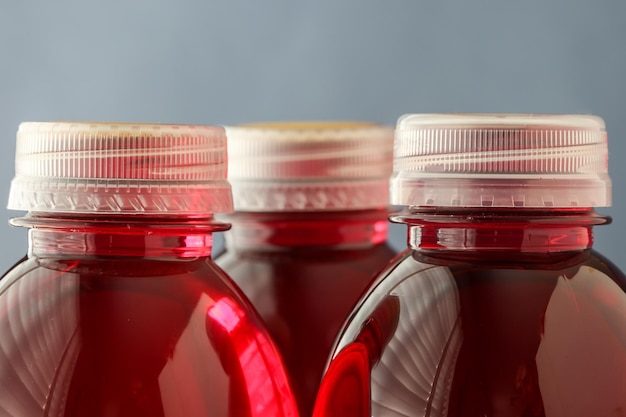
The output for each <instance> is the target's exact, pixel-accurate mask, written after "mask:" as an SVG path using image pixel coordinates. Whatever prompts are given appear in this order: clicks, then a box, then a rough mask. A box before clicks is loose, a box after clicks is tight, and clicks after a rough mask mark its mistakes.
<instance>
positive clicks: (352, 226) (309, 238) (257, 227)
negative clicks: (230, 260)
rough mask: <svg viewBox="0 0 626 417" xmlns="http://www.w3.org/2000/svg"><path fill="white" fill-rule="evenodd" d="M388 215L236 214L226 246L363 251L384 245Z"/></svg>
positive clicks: (363, 212) (364, 212)
mask: <svg viewBox="0 0 626 417" xmlns="http://www.w3.org/2000/svg"><path fill="white" fill-rule="evenodd" d="M388 215H389V212H388V211H387V210H386V209H385V210H355V211H334V212H285V213H279V212H272V213H250V212H246V213H244V212H238V213H235V214H233V215H229V216H228V217H227V221H228V222H229V223H232V224H233V228H232V230H230V231H229V232H228V233H226V244H227V247H228V248H230V249H235V250H286V249H292V248H315V249H319V248H332V249H355V248H367V247H371V246H373V245H376V244H379V243H382V242H385V241H386V240H387V231H388V228H389V224H388V219H387V217H388Z"/></svg>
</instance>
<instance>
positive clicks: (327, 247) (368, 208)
mask: <svg viewBox="0 0 626 417" xmlns="http://www.w3.org/2000/svg"><path fill="white" fill-rule="evenodd" d="M227 135H228V140H229V145H228V150H229V155H230V163H229V181H230V182H231V183H232V186H233V195H234V204H235V213H234V214H232V215H229V216H228V222H232V224H233V228H232V230H230V231H229V232H228V233H227V234H226V248H227V249H226V252H225V253H223V254H222V255H221V256H218V257H217V258H216V262H217V263H218V265H220V266H221V267H222V268H224V269H225V270H226V271H227V272H228V274H229V275H230V276H232V277H233V279H234V280H235V281H236V282H237V284H238V285H239V286H240V287H241V289H242V290H243V291H244V292H245V294H246V295H247V296H248V298H249V299H250V301H251V302H252V304H253V305H254V306H255V307H256V309H257V310H258V311H259V313H260V315H261V317H262V318H263V319H264V321H265V322H266V324H267V326H268V329H269V331H270V333H271V335H272V337H273V339H274V341H275V342H276V344H277V346H278V348H279V350H280V352H281V354H282V356H283V359H284V361H285V365H286V368H287V372H288V374H289V376H290V379H291V382H292V386H293V390H294V394H295V397H296V401H297V402H298V407H299V410H300V414H301V415H302V416H306V415H311V412H312V407H313V403H314V400H315V396H316V393H317V389H318V387H319V382H320V380H321V377H322V372H323V370H324V366H325V363H326V360H327V358H328V355H329V353H330V349H331V347H332V345H333V341H334V339H335V337H336V335H337V331H338V329H339V328H340V326H341V324H342V323H343V321H344V320H345V318H346V316H347V314H348V313H349V312H350V310H351V309H352V307H353V306H354V303H355V302H356V301H357V300H358V298H359V296H360V295H361V293H362V291H363V290H364V289H365V288H366V287H367V285H368V284H369V283H370V281H371V280H372V278H373V277H374V275H375V274H376V273H377V272H378V271H379V270H380V269H382V268H383V266H384V265H385V264H386V263H387V262H389V260H390V259H391V258H392V257H393V255H394V252H393V251H392V249H391V248H390V247H389V246H388V245H387V243H386V240H387V227H388V221H387V217H388V209H387V207H388V201H389V200H388V198H389V191H388V190H389V186H388V184H389V176H390V175H391V162H392V142H393V129H391V128H388V127H384V126H379V125H376V124H368V123H341V122H332V123H322V122H317V123H315V122H311V123H284V124H271V123H269V124H258V125H247V126H241V127H233V128H227Z"/></svg>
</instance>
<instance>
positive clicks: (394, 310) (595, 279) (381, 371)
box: [314, 209, 626, 417]
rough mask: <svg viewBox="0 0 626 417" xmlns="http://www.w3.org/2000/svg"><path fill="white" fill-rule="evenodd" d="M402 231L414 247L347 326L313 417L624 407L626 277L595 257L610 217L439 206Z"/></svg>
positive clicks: (600, 412) (564, 415) (410, 217)
mask: <svg viewBox="0 0 626 417" xmlns="http://www.w3.org/2000/svg"><path fill="white" fill-rule="evenodd" d="M396 220H397V221H401V222H404V223H406V224H407V225H408V228H409V242H410V248H409V249H407V250H406V251H405V252H404V253H403V254H402V255H401V256H399V257H398V258H397V259H396V260H395V261H394V262H393V263H392V264H391V265H390V266H388V267H387V268H386V269H385V271H384V272H383V273H382V274H381V275H380V276H379V278H378V279H377V280H376V282H374V283H373V284H372V286H371V287H370V289H369V290H368V292H367V293H366V294H365V295H364V297H363V298H362V300H361V302H360V305H359V306H358V307H357V308H356V309H355V310H354V312H353V314H352V315H351V317H350V319H349V320H348V322H347V323H346V325H345V327H344V328H343V331H342V335H341V337H340V338H339V340H338V343H337V345H336V347H335V350H334V353H333V355H332V356H331V358H332V359H331V360H330V362H329V366H328V369H327V371H326V374H325V376H324V381H323V383H322V387H321V389H320V393H319V396H318V399H317V403H316V410H315V413H314V415H315V416H320V417H321V416H338V415H341V416H370V415H371V416H429V417H433V416H447V417H455V416H463V417H483V416H488V417H492V416H493V417H495V416H498V417H526V416H533V417H534V416H547V417H578V416H580V417H583V416H590V415H594V416H608V415H621V414H622V413H623V412H624V410H626V293H625V292H626V278H625V277H624V275H623V273H622V272H620V271H619V270H618V269H617V268H616V267H615V266H614V265H613V264H611V263H610V262H609V261H608V260H606V259H605V258H603V257H602V256H601V255H599V254H597V253H596V252H595V251H593V249H592V230H591V229H592V227H593V226H594V225H598V224H602V223H604V222H606V221H607V219H606V218H603V217H600V216H598V215H596V214H595V213H594V212H593V211H592V210H589V209H553V210H549V209H545V210H542V211H541V210H533V209H520V210H510V209H492V210H481V209H466V210H463V209H442V210H439V211H437V210H435V211H432V210H421V211H420V210H415V211H412V212H409V213H408V214H405V215H402V216H398V217H396ZM342 392H343V393H349V394H348V395H342V394H341V393H342Z"/></svg>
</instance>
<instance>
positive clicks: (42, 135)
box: [8, 122, 232, 216]
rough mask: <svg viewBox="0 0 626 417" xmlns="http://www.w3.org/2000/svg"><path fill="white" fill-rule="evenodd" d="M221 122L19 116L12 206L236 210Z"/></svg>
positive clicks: (56, 210)
mask: <svg viewBox="0 0 626 417" xmlns="http://www.w3.org/2000/svg"><path fill="white" fill-rule="evenodd" d="M226 170H227V156H226V136H225V134H224V130H223V128H221V127H208V126H178V125H158V124H130V123H73V122H67V123H65V122H63V123H22V124H21V125H20V127H19V130H18V132H17V146H16V157H15V178H14V179H13V181H12V183H11V191H10V195H9V204H8V208H9V209H13V210H27V211H35V212H50V213H83V214H87V213H89V214H91V213H109V214H159V215H177V214H186V215H203V216H206V215H207V214H212V213H222V212H229V211H231V210H232V195H231V190H230V186H229V184H228V182H227V181H226V172H227V171H226Z"/></svg>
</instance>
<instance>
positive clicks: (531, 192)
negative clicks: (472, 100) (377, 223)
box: [391, 114, 611, 208]
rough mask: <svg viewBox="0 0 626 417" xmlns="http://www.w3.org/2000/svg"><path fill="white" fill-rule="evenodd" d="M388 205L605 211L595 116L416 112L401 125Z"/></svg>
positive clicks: (607, 192)
mask: <svg viewBox="0 0 626 417" xmlns="http://www.w3.org/2000/svg"><path fill="white" fill-rule="evenodd" d="M391 194H392V196H391V201H392V203H393V204H398V205H405V206H421V207H424V206H438V207H451V206H455V207H532V208H539V207H607V206H610V205H611V180H610V178H609V176H608V149H607V134H606V130H605V125H604V121H603V120H602V119H601V118H599V117H596V116H583V115H534V114H411V115H405V116H403V117H401V118H400V119H399V120H398V125H397V128H396V134H395V146H394V173H393V177H392V182H391Z"/></svg>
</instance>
